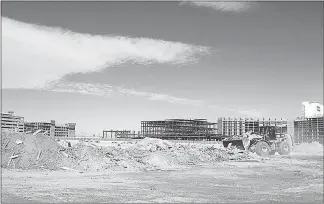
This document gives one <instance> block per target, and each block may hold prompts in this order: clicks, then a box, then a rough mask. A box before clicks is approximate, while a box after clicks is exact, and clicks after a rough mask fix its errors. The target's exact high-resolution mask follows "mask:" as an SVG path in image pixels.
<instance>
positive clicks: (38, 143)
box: [1, 132, 71, 170]
mask: <svg viewBox="0 0 324 204" xmlns="http://www.w3.org/2000/svg"><path fill="white" fill-rule="evenodd" d="M1 144H2V145H1V154H2V155H1V156H2V163H1V167H5V168H20V169H34V168H46V169H53V170H56V169H59V168H60V167H59V166H61V165H65V164H69V163H70V162H71V159H69V158H67V157H65V156H64V154H62V153H61V151H62V150H64V148H62V147H61V146H60V145H58V144H57V142H55V141H53V140H51V139H50V138H49V137H47V136H45V135H42V134H37V135H31V134H18V133H12V132H2V134H1Z"/></svg>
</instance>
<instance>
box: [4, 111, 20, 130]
mask: <svg viewBox="0 0 324 204" xmlns="http://www.w3.org/2000/svg"><path fill="white" fill-rule="evenodd" d="M1 129H2V130H11V131H15V132H24V129H25V128H24V117H21V116H15V115H14V112H12V111H9V112H8V113H1Z"/></svg>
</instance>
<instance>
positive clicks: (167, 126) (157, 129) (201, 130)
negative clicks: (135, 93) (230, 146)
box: [141, 119, 221, 140]
mask: <svg viewBox="0 0 324 204" xmlns="http://www.w3.org/2000/svg"><path fill="white" fill-rule="evenodd" d="M141 134H142V136H143V137H153V138H161V139H180V140H185V139H191V140H192V139H195V140H203V139H221V136H220V135H219V134H217V123H211V122H208V121H207V119H167V120H161V121H142V122H141Z"/></svg>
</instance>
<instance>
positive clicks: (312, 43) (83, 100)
mask: <svg viewBox="0 0 324 204" xmlns="http://www.w3.org/2000/svg"><path fill="white" fill-rule="evenodd" d="M2 88H3V89H2V112H7V111H14V112H15V114H16V115H20V116H24V117H25V120H26V121H50V120H52V119H54V120H55V121H56V123H69V122H71V123H76V131H77V132H78V133H80V132H83V133H85V134H92V133H96V134H100V132H102V130H104V129H130V130H140V124H141V123H140V122H141V121H143V120H164V119H167V118H207V119H208V120H209V121H211V122H216V121H217V118H218V117H253V118H255V117H257V118H263V117H264V118H269V117H271V118H284V119H289V120H291V119H294V118H295V117H298V116H300V115H301V114H302V112H301V107H302V106H301V103H302V102H303V101H317V102H321V103H323V2H2Z"/></svg>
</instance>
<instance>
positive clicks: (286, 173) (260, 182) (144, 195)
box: [1, 155, 323, 203]
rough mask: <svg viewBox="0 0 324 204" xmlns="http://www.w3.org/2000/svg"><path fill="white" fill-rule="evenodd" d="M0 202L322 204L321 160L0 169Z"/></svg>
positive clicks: (303, 157) (317, 157)
mask: <svg viewBox="0 0 324 204" xmlns="http://www.w3.org/2000/svg"><path fill="white" fill-rule="evenodd" d="M1 197H2V203H41V202H45V203H46V202H47V203H49V202H51V203H55V202H59V203H61V202H85V203H89V202H95V203H118V202H121V203H152V202H158V203H161V202H173V203H175V202H177V203H188V202H190V203H191V202H199V203H222V202H226V203H242V202H252V203H323V156H312V157H310V156H305V155H303V156H298V155H297V156H292V157H282V156H275V157H272V158H269V159H267V160H264V161H262V162H237V161H236V162H220V163H219V164H217V165H214V166H208V165H206V166H193V167H188V168H186V169H181V170H177V171H148V172H111V171H110V172H101V173H99V172H96V173H91V172H87V173H78V172H68V171H36V170H35V171H24V170H9V169H4V170H2V196H1Z"/></svg>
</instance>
